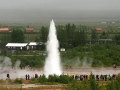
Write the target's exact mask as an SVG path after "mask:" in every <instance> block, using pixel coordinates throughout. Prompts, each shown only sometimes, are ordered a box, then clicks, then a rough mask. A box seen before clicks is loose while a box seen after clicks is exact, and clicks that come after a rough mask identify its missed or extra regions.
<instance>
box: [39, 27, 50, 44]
mask: <svg viewBox="0 0 120 90" xmlns="http://www.w3.org/2000/svg"><path fill="white" fill-rule="evenodd" d="M47 38H48V28H47V27H44V26H42V28H41V29H40V40H41V41H42V42H43V43H45V42H46V41H47Z"/></svg>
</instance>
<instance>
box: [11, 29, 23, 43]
mask: <svg viewBox="0 0 120 90" xmlns="http://www.w3.org/2000/svg"><path fill="white" fill-rule="evenodd" d="M24 41H25V37H24V33H23V31H22V30H20V29H14V30H13V31H12V33H11V42H13V43H23V42H24Z"/></svg>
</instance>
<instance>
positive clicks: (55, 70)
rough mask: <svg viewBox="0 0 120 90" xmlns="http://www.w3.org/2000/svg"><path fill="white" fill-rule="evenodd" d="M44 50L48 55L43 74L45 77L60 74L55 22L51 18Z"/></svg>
mask: <svg viewBox="0 0 120 90" xmlns="http://www.w3.org/2000/svg"><path fill="white" fill-rule="evenodd" d="M46 50H47V53H48V56H47V58H46V60H45V66H44V74H45V76H46V77H48V75H54V74H55V75H61V74H62V70H61V65H60V53H59V42H58V40H57V36H56V28H55V23H54V21H53V20H52V21H51V23H50V28H49V34H48V40H47V43H46Z"/></svg>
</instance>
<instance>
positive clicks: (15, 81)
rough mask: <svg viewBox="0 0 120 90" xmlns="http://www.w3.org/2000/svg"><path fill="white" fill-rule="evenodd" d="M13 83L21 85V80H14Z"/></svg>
mask: <svg viewBox="0 0 120 90" xmlns="http://www.w3.org/2000/svg"><path fill="white" fill-rule="evenodd" d="M14 83H15V84H22V79H18V78H16V79H15V80H14Z"/></svg>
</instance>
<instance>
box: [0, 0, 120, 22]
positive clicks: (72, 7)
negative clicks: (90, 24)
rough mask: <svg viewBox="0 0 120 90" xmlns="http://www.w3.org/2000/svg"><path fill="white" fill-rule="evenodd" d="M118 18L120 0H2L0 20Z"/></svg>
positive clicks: (34, 20)
mask: <svg viewBox="0 0 120 90" xmlns="http://www.w3.org/2000/svg"><path fill="white" fill-rule="evenodd" d="M91 18H93V19H95V18H96V20H97V19H99V20H101V21H102V20H104V19H106V20H118V19H119V18H120V0H0V22H1V21H2V22H6V21H11V22H12V21H13V22H19V21H20V22H39V21H49V20H51V19H55V20H57V21H65V20H66V21H67V20H69V21H72V20H73V21H75V20H77V21H80V20H83V21H87V20H88V21H89V20H92V19H91Z"/></svg>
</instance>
